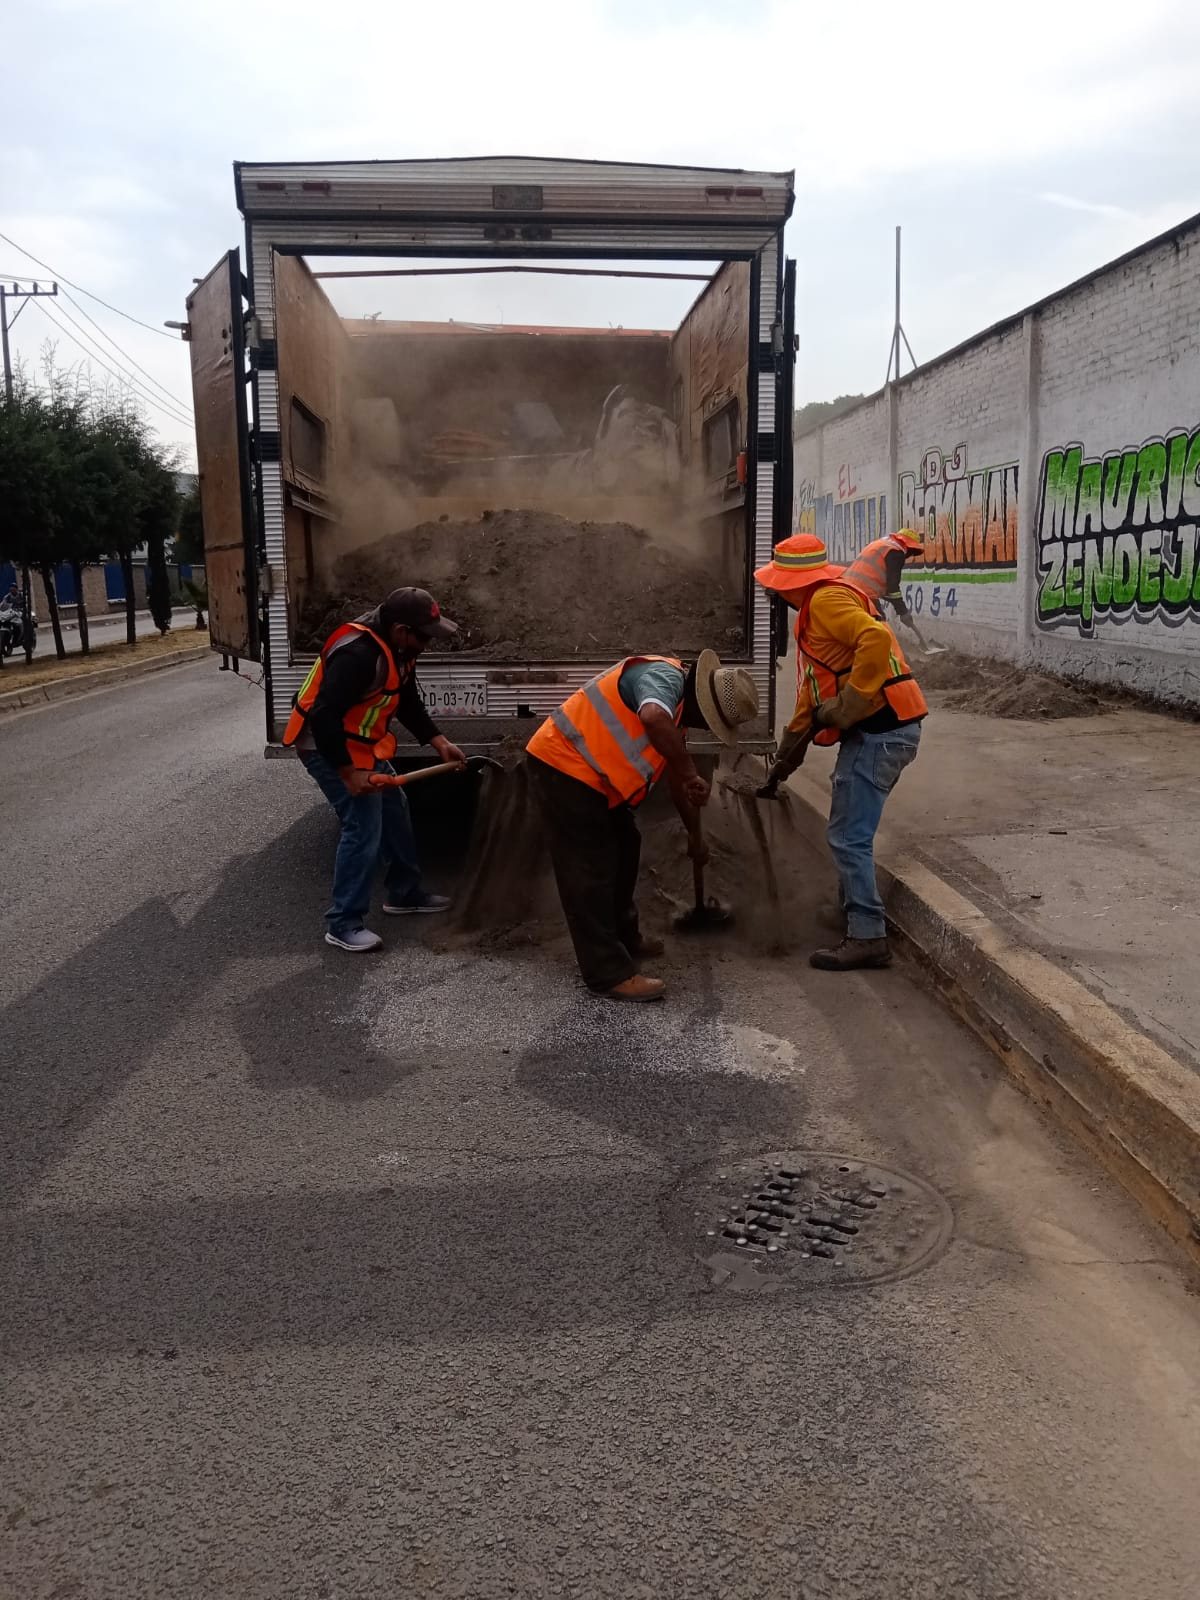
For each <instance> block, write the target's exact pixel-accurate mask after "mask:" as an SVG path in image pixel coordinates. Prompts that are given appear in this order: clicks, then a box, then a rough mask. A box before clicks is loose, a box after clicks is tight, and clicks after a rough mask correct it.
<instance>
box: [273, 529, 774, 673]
mask: <svg viewBox="0 0 1200 1600" xmlns="http://www.w3.org/2000/svg"><path fill="white" fill-rule="evenodd" d="M718 565H719V564H717V563H714V562H713V560H712V555H711V552H709V553H707V554H706V555H704V556H701V555H700V554H699V553H697V552H695V551H694V550H692V549H689V548H688V546H687V544H686V543H685V542H684V541H679V540H673V539H672V538H671V537H670V536H669V535H668V536H666V537H664V536H661V535H659V534H658V533H657V532H655V533H650V532H648V531H647V530H645V529H643V528H635V527H632V526H630V524H629V523H625V522H571V521H568V520H567V519H566V518H564V517H559V516H556V515H555V514H554V513H552V512H548V511H489V512H485V513H484V514H483V516H482V517H480V518H479V519H478V520H477V521H474V522H453V521H449V520H447V521H440V522H423V523H420V524H418V525H417V526H416V527H415V528H410V529H408V530H407V531H404V532H399V533H394V534H389V535H388V536H387V537H386V538H383V539H380V540H377V541H376V542H375V543H374V544H370V545H366V546H362V547H359V548H358V549H356V550H353V551H351V552H350V553H348V554H347V555H345V556H343V557H341V559H340V560H338V561H337V562H336V564H335V566H334V569H333V575H332V584H331V586H330V588H328V589H326V590H324V591H318V592H314V594H313V595H312V596H311V597H310V599H309V601H308V603H307V604H306V605H305V608H304V613H303V616H302V618H301V623H300V640H299V642H300V644H301V646H302V647H303V646H307V647H309V648H312V649H319V648H320V646H321V645H322V644H323V643H324V641H325V639H326V638H327V637H328V636H329V634H330V633H331V632H332V631H333V629H334V628H335V627H336V626H337V625H338V624H339V623H341V622H346V621H349V620H351V619H353V618H355V617H358V616H361V615H362V614H363V613H364V612H365V611H369V610H370V609H371V608H372V607H373V606H376V605H378V604H379V602H380V600H381V599H382V598H383V597H384V595H386V594H387V593H388V591H389V590H390V589H394V588H396V587H397V585H400V584H406V583H411V584H417V585H420V587H422V588H426V589H429V590H431V591H432V593H433V594H434V595H435V596H436V597H437V600H438V603H439V604H440V605H441V607H442V610H443V611H444V612H445V613H446V615H447V616H449V617H453V618H454V620H455V621H456V622H458V623H459V625H460V627H461V629H462V632H461V634H460V635H459V637H458V639H457V640H455V642H454V648H455V649H457V650H459V651H479V652H481V653H485V654H486V655H487V656H489V657H492V658H496V659H502V660H537V659H539V658H540V659H546V660H569V659H570V658H571V657H572V656H583V657H585V658H587V657H589V656H590V657H596V656H600V657H612V658H613V659H616V658H618V657H620V656H624V655H629V654H631V653H632V652H635V651H645V652H648V653H650V654H655V655H673V654H679V655H694V654H695V653H696V652H697V651H698V650H700V649H702V648H704V647H708V648H710V649H713V650H716V651H717V652H718V653H730V652H731V653H734V654H737V653H740V652H741V650H742V649H743V647H744V643H745V638H744V631H743V630H744V622H745V619H744V595H743V592H742V588H741V587H740V586H738V585H731V584H727V583H726V582H724V581H723V580H722V578H721V576H720V572H719V570H718Z"/></svg>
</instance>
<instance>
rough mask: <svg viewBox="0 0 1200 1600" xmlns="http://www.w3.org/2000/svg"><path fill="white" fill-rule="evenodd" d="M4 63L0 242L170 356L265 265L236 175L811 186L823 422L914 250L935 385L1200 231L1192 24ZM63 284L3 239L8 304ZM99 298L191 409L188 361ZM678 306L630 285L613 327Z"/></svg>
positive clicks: (102, 316) (328, 11)
mask: <svg viewBox="0 0 1200 1600" xmlns="http://www.w3.org/2000/svg"><path fill="white" fill-rule="evenodd" d="M5 45H6V50H5V56H6V74H5V77H6V82H5V109H6V115H5V118H4V126H5V145H4V152H3V155H2V156H0V231H3V233H5V234H7V235H9V236H10V237H11V238H12V239H13V240H15V241H16V243H17V244H18V245H19V246H21V247H23V248H24V249H25V250H27V251H32V252H33V253H34V254H35V255H37V256H40V257H41V258H42V260H43V261H45V262H48V263H49V264H50V266H51V267H52V268H53V269H54V271H55V272H56V273H58V274H65V275H66V276H67V277H69V278H71V279H73V280H74V281H75V283H76V284H79V285H81V286H82V287H84V288H86V289H89V290H91V291H92V292H93V293H94V294H97V295H100V296H102V297H103V298H104V299H106V300H108V301H111V302H112V304H113V305H114V306H117V307H120V308H122V309H123V310H125V311H127V312H130V313H131V314H133V315H134V316H137V317H139V318H141V319H143V320H144V321H145V322H146V323H148V324H150V325H151V326H153V327H155V328H157V327H160V326H161V324H162V323H163V321H164V320H165V319H168V318H176V319H178V318H180V317H181V316H182V314H183V300H184V295H185V293H186V291H187V289H188V287H189V286H190V283H191V280H192V278H193V277H194V276H197V275H200V274H202V273H203V272H205V271H206V270H207V269H208V267H210V266H211V265H212V263H213V261H214V260H215V259H216V258H217V256H218V255H219V254H220V253H221V252H222V251H223V250H225V249H226V248H228V247H229V246H230V245H236V244H238V243H240V241H241V237H242V234H241V223H240V218H239V217H238V214H237V211H236V208H235V205H234V196H233V179H232V173H231V163H232V161H233V160H234V159H235V158H240V159H245V160H270V159H282V160H293V159H301V158H306V157H311V158H324V159H329V158H338V157H344V158H356V157H386V156H391V157H406V156H445V155H486V154H494V153H517V154H529V155H541V154H546V155H561V156H586V157H593V158H600V159H604V158H613V159H620V160H640V161H661V162H682V163H686V164H691V163H695V164H699V165H705V164H711V165H715V166H746V167H759V168H769V169H777V168H787V167H794V168H795V169H796V175H797V202H796V215H795V219H794V221H793V223H792V225H791V229H790V240H789V248H790V252H791V253H792V254H793V255H795V256H796V257H797V259H798V261H799V264H800V269H799V270H800V306H799V317H798V326H799V333H800V339H801V348H800V357H799V364H798V369H797V397H798V400H800V401H804V400H809V399H825V398H830V397H832V396H833V395H836V394H839V393H842V392H845V391H857V390H871V389H875V388H877V387H878V386H879V384H880V383H881V381H882V379H883V375H884V370H885V368H886V364H887V350H888V343H889V339H890V333H891V320H892V306H891V300H892V239H893V228H894V226H895V224H896V223H900V224H902V225H903V227H904V230H905V233H904V238H905V300H904V323H905V327H906V330H907V332H908V335H909V338H910V340H911V342H912V345H913V348H914V350H915V352H916V355H917V357H918V359H920V360H927V359H928V358H929V357H931V356H933V355H935V354H937V353H938V352H939V351H941V350H944V349H946V348H948V347H949V346H950V345H952V344H955V343H957V342H958V341H959V340H960V339H963V338H965V337H967V336H969V335H970V334H971V333H973V332H975V331H976V330H978V329H980V328H982V327H984V326H986V325H987V324H988V323H989V322H991V321H994V320H995V319H996V318H997V317H999V316H1002V315H1004V314H1006V313H1008V312H1010V311H1015V310H1018V309H1019V308H1020V307H1021V306H1023V305H1024V304H1026V303H1028V302H1029V301H1030V300H1033V299H1035V298H1037V297H1038V296H1040V295H1042V294H1045V293H1047V292H1049V291H1051V290H1053V289H1055V288H1057V287H1059V286H1061V285H1062V284H1064V283H1066V282H1068V281H1070V280H1071V279H1072V278H1074V277H1077V276H1079V275H1080V274H1081V273H1083V272H1086V271H1088V270H1089V269H1090V268H1092V267H1093V266H1096V265H1099V264H1100V263H1101V262H1103V261H1105V260H1107V259H1109V258H1111V257H1112V256H1115V255H1118V254H1119V253H1121V252H1122V251H1123V250H1126V249H1128V248H1130V247H1131V246H1132V245H1135V244H1137V243H1139V242H1141V241H1142V240H1144V239H1147V238H1149V237H1151V236H1152V235H1153V234H1155V233H1157V232H1161V231H1162V230H1163V229H1165V228H1167V227H1169V226H1171V225H1172V224H1173V223H1175V222H1178V221H1180V220H1182V219H1183V218H1184V217H1186V216H1189V215H1191V214H1192V213H1194V212H1196V211H1200V162H1198V160H1197V154H1196V152H1197V151H1200V96H1198V94H1197V89H1196V85H1197V83H1198V82H1200V4H1197V3H1196V0H1139V3H1138V4H1136V5H1128V4H1126V5H1120V6H1118V5H1115V4H1111V3H1109V4H1107V5H1106V4H1104V0H1100V3H1099V4H1097V3H1095V0H1091V3H1089V0H1004V3H1000V0H974V3H973V4H971V3H968V4H965V5H964V4H962V3H961V0H957V3H953V4H951V3H949V0H907V3H906V4H896V3H894V0H858V3H854V0H843V3H842V4H840V5H835V4H834V3H833V0H830V3H828V4H827V5H821V4H819V3H817V0H813V3H809V4H806V3H804V0H757V3H754V4H751V5H743V6H737V5H731V4H730V3H729V0H720V3H717V0H565V3H564V0H508V3H507V4H504V5H497V4H495V0H458V3H457V4H456V5H454V6H453V7H448V6H437V5H424V4H422V5H420V6H414V5H411V4H405V3H404V0H399V3H396V0H388V3H382V0H339V3H337V4H336V5H318V4H315V3H313V0H287V3H284V0H199V4H197V5H195V6H186V7H183V6H174V5H164V4H163V3H162V0H40V3H39V4H37V5H24V6H19V7H17V8H10V9H9V11H8V13H7V15H6V23H5ZM41 270H42V269H41V268H37V267H35V266H34V265H33V263H32V262H31V261H30V260H29V259H28V257H27V256H24V255H22V254H21V253H20V251H19V250H17V249H15V248H13V247H12V246H10V245H8V244H5V243H3V241H0V276H6V277H7V276H10V275H12V274H14V273H16V274H20V275H22V276H24V275H28V274H30V273H34V272H39V271H41ZM468 282H469V283H471V284H472V285H473V287H472V288H470V289H468V288H466V287H463V288H462V289H461V290H456V293H461V296H462V299H461V303H460V302H456V306H457V305H459V304H461V309H457V310H456V311H455V312H454V314H456V315H461V316H463V317H467V318H474V319H477V320H482V321H494V320H499V318H500V315H502V314H505V313H507V316H508V320H510V321H518V320H531V319H530V318H529V315H528V313H529V305H530V302H529V299H528V291H529V284H530V280H527V279H525V280H522V279H513V280H510V279H483V280H478V281H477V282H476V281H475V280H468ZM498 286H499V287H498ZM517 286H520V287H519V289H518V287H517ZM367 298H370V297H369V296H368V297H367ZM374 298H375V302H376V303H373V304H371V305H370V306H369V307H368V306H367V305H366V302H365V301H363V303H362V309H371V310H375V309H382V310H385V312H388V313H389V314H395V311H394V307H393V302H391V301H383V300H380V299H379V296H378V295H376V296H375V297H374ZM75 299H76V301H77V302H78V304H79V305H81V306H82V307H83V308H85V309H86V311H87V312H88V313H89V314H90V315H91V316H93V317H94V318H95V319H96V321H97V322H98V323H99V324H100V325H101V326H102V327H103V329H104V330H105V332H106V333H108V334H109V335H111V337H112V338H113V339H115V340H116V341H117V343H118V344H119V345H120V346H121V347H122V348H123V350H124V352H125V353H126V355H127V357H128V358H130V359H132V361H134V362H137V363H138V364H139V365H140V367H141V368H143V369H144V370H145V373H146V374H148V375H149V377H145V376H143V374H142V373H140V372H136V371H135V376H137V377H138V378H139V381H141V382H142V383H144V384H146V386H147V388H149V389H150V391H151V392H152V393H154V394H156V395H160V396H161V393H162V391H161V390H160V389H158V388H155V387H154V386H153V385H152V384H151V383H150V381H149V380H150V378H153V379H154V380H155V381H156V383H157V384H160V385H162V386H163V387H164V388H165V389H166V390H167V391H169V392H170V393H171V394H172V395H174V396H175V397H176V406H177V405H178V402H179V401H183V402H185V403H186V402H187V401H188V399H189V380H188V371H187V360H186V350H185V347H184V346H182V345H181V344H173V343H171V342H169V341H168V340H167V339H164V338H160V337H158V336H157V335H156V334H154V333H152V332H148V331H145V330H143V329H141V328H138V327H136V326H134V325H132V324H131V323H129V322H127V321H124V320H122V319H121V318H120V317H117V316H114V315H112V314H110V313H109V312H107V311H104V310H102V309H101V308H100V307H98V306H97V305H96V304H95V303H94V302H92V301H90V300H88V299H85V298H83V297H82V296H80V295H78V294H76V296H75ZM545 303H546V306H547V308H548V310H549V309H550V308H553V315H547V318H546V320H556V318H557V317H558V316H559V315H561V313H562V302H561V301H560V300H558V299H554V300H549V299H548V300H547V301H546V302H545ZM668 303H669V302H668V300H667V299H666V298H664V295H663V294H662V293H661V292H660V291H656V290H655V289H653V288H652V287H647V288H646V289H645V291H644V293H639V292H638V291H637V290H636V288H628V287H627V288H626V289H625V290H623V291H622V294H621V298H620V302H619V305H618V304H617V303H616V302H614V313H613V314H612V316H611V320H612V321H618V322H622V323H624V324H625V325H626V326H629V325H632V324H635V323H649V324H653V323H654V322H655V321H656V320H661V318H662V316H663V315H664V310H663V308H664V306H666V305H668ZM672 303H673V302H672ZM429 305H431V306H432V307H433V310H432V312H431V313H430V314H434V315H444V314H447V313H446V312H445V311H444V309H442V305H441V302H437V301H431V302H429ZM51 309H52V311H53V312H54V314H56V315H61V314H66V315H70V316H72V317H74V318H75V320H76V322H77V323H80V324H81V325H82V329H83V330H85V331H86V333H87V334H88V335H90V336H91V337H93V338H96V339H100V335H99V334H97V333H96V330H95V329H94V328H93V327H92V326H91V325H90V324H89V323H88V322H87V321H86V320H85V319H84V318H83V317H82V316H81V315H80V313H79V311H78V309H77V307H76V305H74V304H72V303H71V302H69V301H60V302H58V303H57V305H56V306H54V307H52V308H51ZM425 309H426V308H425V307H424V306H422V305H421V304H419V303H418V302H416V301H408V302H406V303H405V310H406V311H407V314H410V315H420V314H422V312H423V311H424V310H425ZM74 332H75V329H73V328H71V327H69V325H67V333H74ZM47 337H50V338H55V339H57V340H58V358H59V361H60V362H61V363H70V362H71V361H73V360H75V359H79V351H78V350H77V349H76V348H75V346H74V345H73V344H71V343H70V341H69V339H68V337H67V334H66V333H63V332H56V331H55V330H54V329H52V328H51V327H50V326H49V324H48V323H47V321H46V320H45V319H44V316H43V314H42V312H41V311H40V309H39V308H38V307H36V306H29V307H28V308H27V309H26V310H25V311H24V312H23V313H22V315H21V319H20V321H19V322H18V324H17V326H16V328H15V330H14V333H13V339H12V343H13V349H14V354H15V355H16V356H17V357H19V358H20V359H23V360H24V361H25V362H27V363H31V364H35V363H36V362H37V361H38V359H39V355H40V350H41V346H42V343H43V341H44V340H45V339H46V338H47ZM100 342H101V344H102V346H103V347H104V348H105V349H106V350H107V352H108V356H109V359H110V361H111V363H112V364H113V365H114V366H115V365H126V366H128V361H127V360H123V359H122V358H121V357H119V356H117V354H116V351H115V350H114V349H113V347H112V346H111V345H105V344H104V341H103V340H101V341H100ZM149 415H150V416H151V417H152V419H153V420H154V422H155V424H156V425H157V426H158V427H159V428H160V430H161V432H162V434H163V436H164V437H165V438H167V439H169V440H171V441H172V442H176V443H179V444H180V445H182V446H184V447H185V449H186V450H189V451H190V448H191V441H190V437H189V429H188V427H187V425H186V422H184V421H181V420H179V414H178V411H176V416H175V417H172V416H170V415H167V414H164V413H163V412H161V411H158V410H151V411H150V412H149Z"/></svg>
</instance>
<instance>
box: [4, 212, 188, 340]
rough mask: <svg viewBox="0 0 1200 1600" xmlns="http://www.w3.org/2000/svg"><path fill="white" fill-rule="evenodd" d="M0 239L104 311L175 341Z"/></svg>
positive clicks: (5, 238) (172, 335) (31, 255)
mask: <svg viewBox="0 0 1200 1600" xmlns="http://www.w3.org/2000/svg"><path fill="white" fill-rule="evenodd" d="M0 239H3V240H4V242H5V244H10V245H12V247H13V249H14V250H19V251H20V252H21V254H22V255H23V256H28V258H29V260H30V261H36V262H37V264H38V266H39V267H45V268H46V271H47V272H49V273H50V274H51V275H52V276H53V277H55V278H57V279H58V281H59V283H69V284H71V288H72V289H74V290H75V292H76V293H77V294H83V295H86V296H87V298H88V299H89V300H94V301H95V302H96V304H97V305H98V306H103V307H104V309H105V310H106V311H112V312H114V313H115V314H116V315H117V316H118V317H124V318H125V320H126V322H133V323H136V324H137V326H138V327H139V328H145V329H146V331H147V332H148V333H157V334H158V336H159V337H160V338H161V339H170V340H171V342H172V343H174V342H175V336H174V334H171V333H168V332H167V331H166V329H165V328H155V327H154V326H152V324H151V323H149V322H143V321H142V320H141V318H140V317H131V316H130V315H129V312H128V311H122V310H121V308H120V306H112V305H109V303H108V301H107V300H101V298H100V296H99V295H98V294H93V293H92V291H91V290H90V289H85V288H84V287H83V286H82V285H81V284H78V283H71V280H70V278H64V277H63V275H62V273H61V272H55V271H54V268H53V267H50V266H47V265H46V263H45V262H44V261H43V260H42V259H41V258H40V257H39V256H35V255H34V253H33V251H32V250H26V249H25V247H24V245H19V244H18V243H17V241H16V240H15V239H10V238H9V236H8V235H7V234H6V233H0Z"/></svg>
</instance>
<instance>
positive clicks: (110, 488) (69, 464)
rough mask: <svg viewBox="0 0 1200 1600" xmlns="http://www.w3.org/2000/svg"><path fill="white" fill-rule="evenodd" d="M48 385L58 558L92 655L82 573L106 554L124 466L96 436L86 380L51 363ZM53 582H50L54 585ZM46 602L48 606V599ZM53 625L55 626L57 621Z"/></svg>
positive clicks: (82, 642) (84, 645) (84, 646)
mask: <svg viewBox="0 0 1200 1600" xmlns="http://www.w3.org/2000/svg"><path fill="white" fill-rule="evenodd" d="M46 382H47V388H48V393H49V398H48V401H47V407H46V413H47V421H48V422H49V425H50V427H51V428H52V430H53V432H54V435H55V437H56V439H57V441H58V448H59V452H60V457H61V475H60V478H59V480H58V482H57V484H56V487H55V500H56V505H57V513H58V523H59V527H58V535H57V538H56V540H55V544H56V550H55V555H56V557H57V559H60V560H64V561H66V562H67V563H68V564H69V565H70V568H71V572H72V575H73V576H74V579H75V602H76V618H77V621H78V623H79V648H80V653H81V654H83V655H88V654H89V653H90V651H91V639H90V636H89V633H88V614H87V600H86V598H85V594H84V587H83V569H84V566H85V564H86V563H89V562H93V561H98V560H100V558H101V557H102V556H103V554H104V540H103V531H104V521H105V508H106V504H107V502H108V501H109V500H110V499H111V498H113V497H114V496H115V495H116V494H117V493H119V484H118V483H115V482H114V481H113V474H114V472H116V473H117V474H118V477H119V469H120V464H119V462H117V461H116V460H115V459H114V457H113V454H112V451H111V450H110V449H109V448H108V447H107V446H106V444H105V442H104V441H103V439H101V438H100V437H98V435H97V432H96V428H95V425H94V421H95V419H94V410H95V395H94V392H93V390H92V386H91V382H90V380H89V379H88V378H87V377H86V375H84V374H82V373H80V372H79V371H78V370H76V371H74V372H72V373H67V374H63V373H59V372H58V371H56V370H55V368H54V367H53V364H52V363H51V364H48V366H47V371H46ZM51 570H52V569H51ZM42 582H43V585H45V584H46V582H47V579H46V572H45V570H43V573H42ZM52 582H53V580H52V578H51V585H52ZM47 601H48V603H49V594H47ZM55 610H57V597H56V601H55ZM51 620H52V621H53V620H54V618H53V615H52V617H51Z"/></svg>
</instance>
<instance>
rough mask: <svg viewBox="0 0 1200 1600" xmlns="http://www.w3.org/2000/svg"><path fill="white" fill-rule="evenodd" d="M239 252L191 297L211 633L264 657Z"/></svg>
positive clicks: (223, 647) (226, 647) (241, 653)
mask: <svg viewBox="0 0 1200 1600" xmlns="http://www.w3.org/2000/svg"><path fill="white" fill-rule="evenodd" d="M242 299H243V296H242V270H241V262H240V258H239V254H238V252H237V251H236V250H230V251H229V253H228V254H227V255H225V256H222V258H221V259H220V261H218V262H217V264H216V266H215V267H214V268H213V269H212V271H211V272H210V273H209V274H208V276H207V277H206V278H205V279H204V280H203V281H202V282H201V283H199V284H198V285H197V286H196V288H195V289H193V290H192V292H191V294H190V295H189V296H188V300H187V316H188V320H187V335H186V337H187V339H188V341H189V343H190V345H191V356H192V398H193V402H194V405H195V411H196V464H197V467H198V469H199V474H200V513H201V516H202V518H203V521H204V573H205V580H206V582H207V585H208V633H209V640H210V642H211V644H212V647H213V649H214V650H220V651H222V652H224V653H225V654H227V655H232V656H238V657H240V658H241V659H243V660H250V661H257V660H259V659H260V642H259V628H258V595H257V581H256V580H257V573H258V564H257V561H256V557H255V550H256V543H257V538H256V533H257V529H256V523H255V516H254V501H253V496H252V494H251V484H250V430H249V422H248V417H247V407H246V379H247V373H246V338H245V320H244V318H245V313H244V311H243V309H242Z"/></svg>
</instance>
